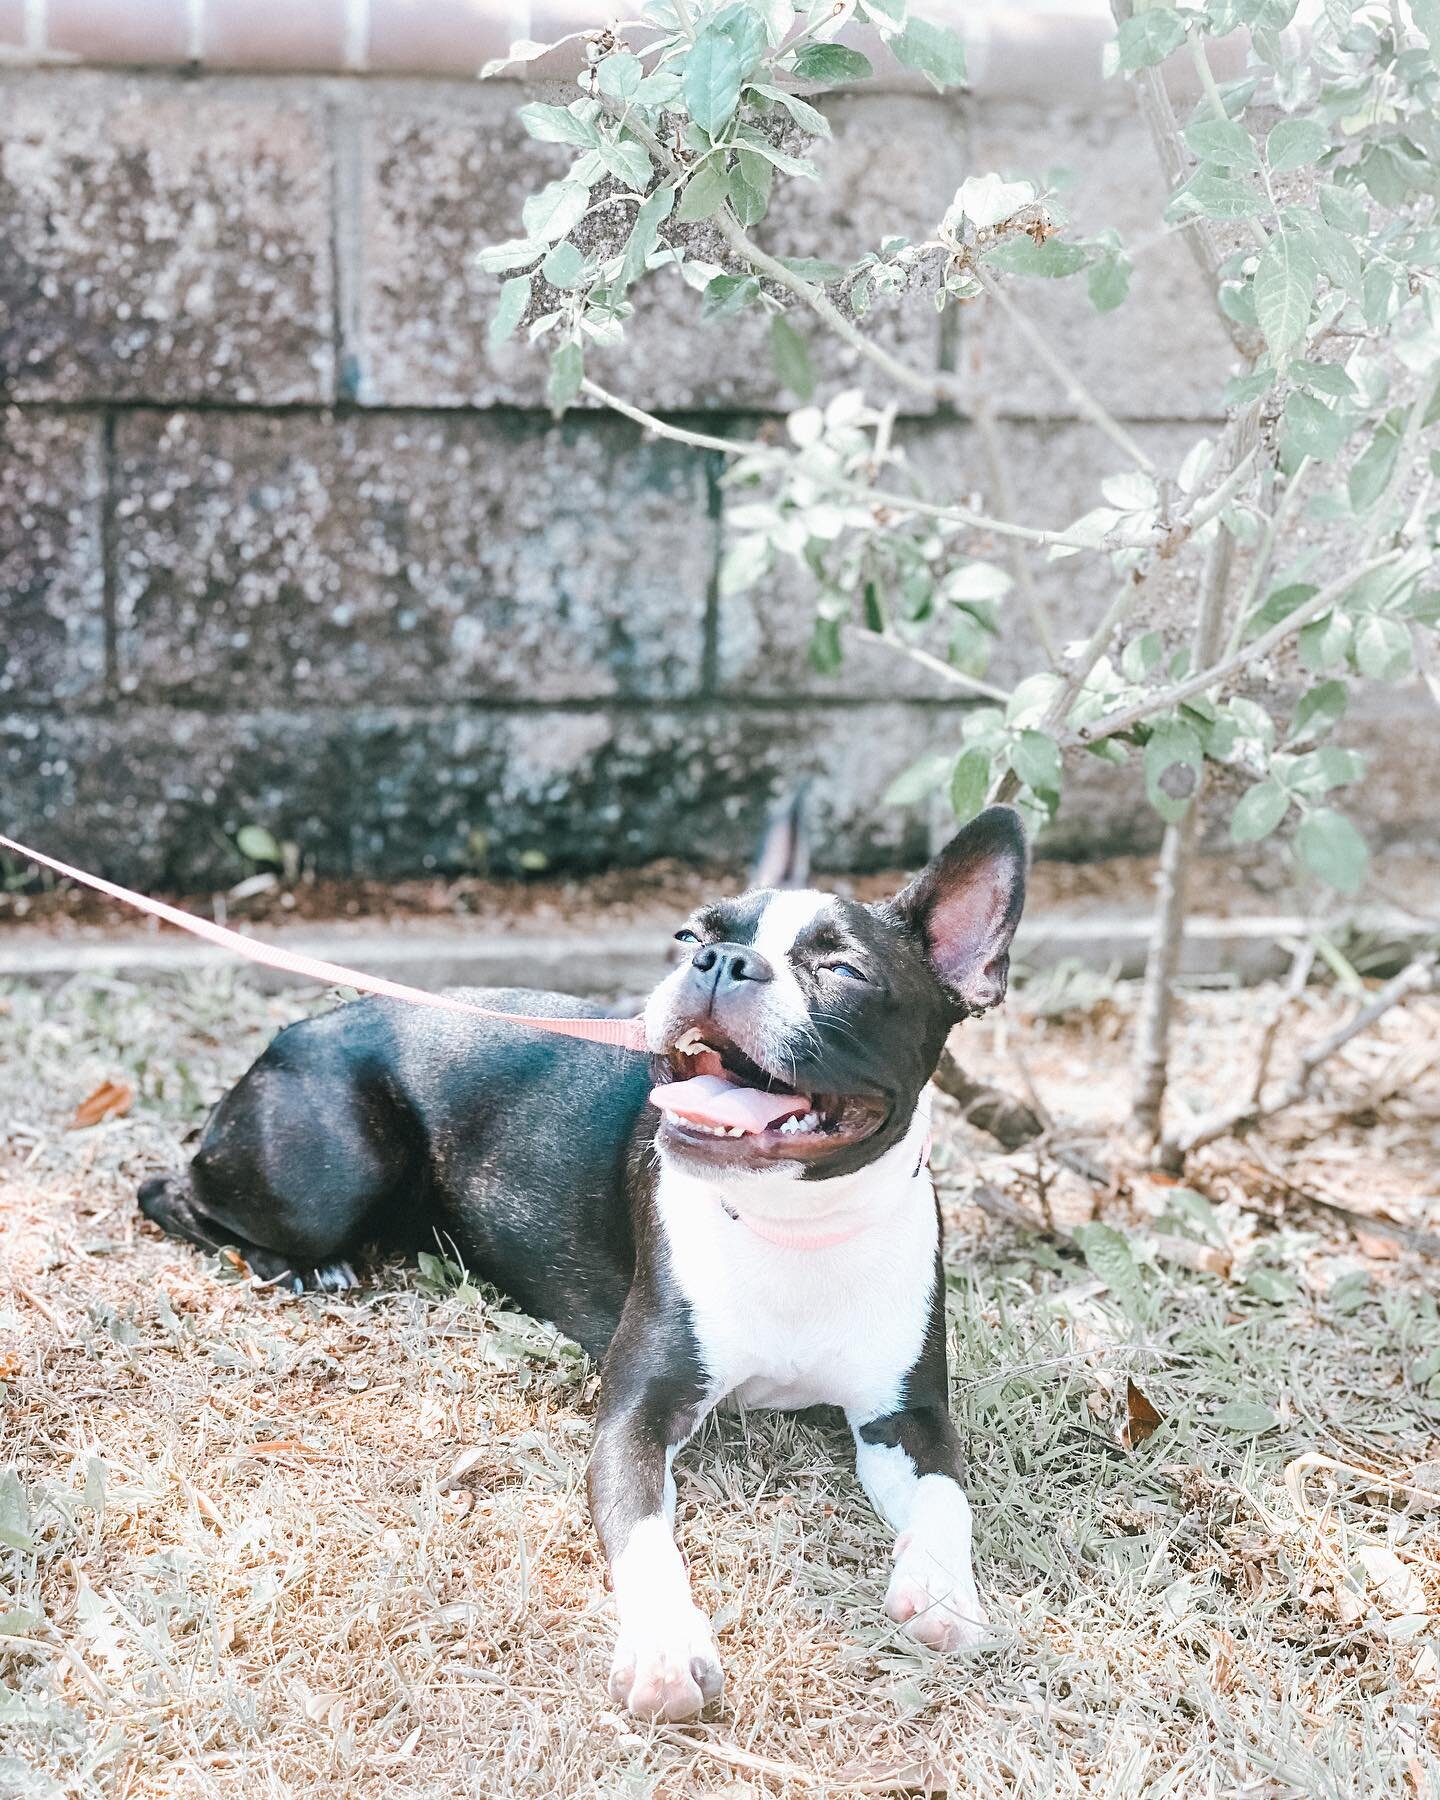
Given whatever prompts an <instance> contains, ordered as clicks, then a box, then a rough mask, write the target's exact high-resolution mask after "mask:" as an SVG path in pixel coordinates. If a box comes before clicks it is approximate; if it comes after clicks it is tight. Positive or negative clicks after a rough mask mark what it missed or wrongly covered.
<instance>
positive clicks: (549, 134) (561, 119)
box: [520, 100, 600, 150]
mask: <svg viewBox="0 0 1440 1800" xmlns="http://www.w3.org/2000/svg"><path fill="white" fill-rule="evenodd" d="M520 123H521V124H522V125H523V126H524V127H525V129H526V131H528V132H529V134H530V136H531V137H532V138H536V139H538V140H539V142H540V143H542V144H575V145H577V146H578V147H579V148H580V149H583V150H593V149H594V148H595V146H596V145H597V144H598V143H599V142H600V133H599V132H598V131H597V130H596V128H595V125H594V122H593V121H592V120H591V119H588V118H583V119H582V118H577V117H576V115H575V114H574V113H573V112H571V111H570V109H569V108H568V107H565V106H545V105H543V104H542V103H541V102H540V101H538V100H535V101H532V102H531V104H530V105H529V106H522V107H521V108H520Z"/></svg>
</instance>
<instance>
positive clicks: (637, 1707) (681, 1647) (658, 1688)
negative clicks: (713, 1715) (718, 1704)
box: [610, 1606, 725, 1722]
mask: <svg viewBox="0 0 1440 1800" xmlns="http://www.w3.org/2000/svg"><path fill="white" fill-rule="evenodd" d="M724 1686H725V1677H724V1675H723V1673H722V1672H721V1668H720V1652H719V1650H718V1649H717V1648H716V1647H715V1634H714V1632H713V1631H711V1629H710V1621H709V1620H708V1619H707V1618H706V1617H705V1615H704V1613H702V1612H701V1611H700V1609H699V1608H698V1607H695V1606H692V1607H690V1608H689V1609H688V1613H682V1614H680V1615H678V1616H677V1617H676V1618H674V1619H672V1620H669V1621H666V1622H665V1623H663V1624H662V1623H661V1622H659V1621H656V1622H655V1624H653V1625H651V1626H648V1627H647V1628H645V1629H644V1630H638V1631H633V1632H625V1631H622V1632H621V1634H620V1641H619V1643H618V1644H617V1645H616V1646H615V1660H614V1662H612V1663H611V1665H610V1697H611V1699H612V1700H614V1701H615V1702H616V1704H617V1705H619V1706H623V1707H625V1708H626V1709H627V1710H628V1711H629V1712H632V1713H633V1714H634V1715H635V1717H636V1718H637V1719H665V1720H668V1721H671V1722H673V1721H675V1720H677V1719H693V1718H695V1717H696V1716H697V1715H698V1714H699V1713H700V1712H701V1711H702V1710H703V1709H704V1708H705V1707H706V1706H708V1705H709V1704H710V1702H711V1701H712V1700H718V1699H719V1698H720V1695H721V1692H722V1691H723V1689H724Z"/></svg>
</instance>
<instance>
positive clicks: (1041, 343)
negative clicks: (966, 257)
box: [970, 263, 1159, 475]
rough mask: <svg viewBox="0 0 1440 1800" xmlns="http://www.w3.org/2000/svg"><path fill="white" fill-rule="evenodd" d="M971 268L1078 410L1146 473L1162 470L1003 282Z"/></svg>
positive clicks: (978, 266) (977, 265)
mask: <svg viewBox="0 0 1440 1800" xmlns="http://www.w3.org/2000/svg"><path fill="white" fill-rule="evenodd" d="M970 272H971V274H972V275H974V277H975V279H976V281H978V282H979V283H980V286H981V287H982V288H983V289H984V290H985V292H986V293H987V294H988V295H989V296H990V298H991V299H992V300H993V301H994V302H995V304H996V305H997V306H998V307H999V308H1000V310H1001V312H1003V313H1004V314H1005V316H1006V318H1007V319H1009V321H1010V323H1011V324H1012V325H1013V326H1014V327H1015V329H1016V330H1017V331H1018V332H1019V333H1020V335H1021V337H1023V338H1024V340H1025V342H1026V343H1027V344H1028V345H1029V346H1030V348H1031V350H1032V351H1033V352H1034V353H1035V355H1036V356H1037V357H1039V359H1040V361H1041V362H1042V363H1044V365H1045V367H1046V368H1047V369H1048V370H1049V371H1050V373H1051V374H1052V375H1053V376H1054V377H1055V379H1056V380H1057V381H1058V382H1059V383H1060V385H1061V387H1063V388H1064V390H1065V392H1066V394H1067V395H1068V396H1069V398H1070V400H1071V401H1072V402H1073V404H1074V406H1075V409H1076V411H1077V412H1079V413H1080V414H1081V415H1082V417H1084V418H1086V419H1088V420H1089V421H1090V423H1091V424H1092V425H1094V426H1095V427H1096V428H1097V429H1098V430H1100V431H1103V432H1104V433H1105V435H1106V437H1108V438H1109V439H1110V441H1111V442H1112V443H1114V444H1118V445H1119V447H1120V448H1121V449H1122V450H1123V451H1124V452H1125V454H1126V455H1127V456H1129V457H1132V458H1133V459H1134V461H1135V463H1136V465H1137V467H1139V468H1141V469H1143V470H1144V471H1145V473H1146V474H1147V475H1156V474H1158V473H1159V471H1158V469H1157V468H1156V466H1155V463H1154V461H1153V460H1152V459H1151V457H1150V456H1149V455H1148V454H1147V453H1146V451H1145V450H1144V449H1143V448H1142V447H1141V446H1140V445H1139V444H1138V443H1137V442H1136V441H1135V439H1134V438H1133V437H1131V435H1130V433H1129V432H1128V431H1127V430H1126V429H1125V427H1124V426H1123V425H1122V424H1121V423H1120V421H1119V420H1118V419H1116V418H1113V417H1112V416H1111V415H1110V413H1108V412H1107V411H1106V409H1105V408H1104V407H1103V406H1102V405H1101V404H1100V402H1099V401H1098V400H1097V399H1096V398H1095V396H1094V395H1093V394H1092V393H1090V391H1089V390H1088V389H1087V388H1085V387H1082V386H1081V384H1080V383H1079V382H1078V381H1077V380H1076V379H1075V376H1074V373H1073V372H1072V370H1071V368H1070V365H1069V364H1068V363H1067V362H1066V361H1065V360H1064V358H1063V357H1062V356H1060V355H1059V354H1058V353H1057V352H1056V351H1054V350H1052V349H1051V348H1050V345H1049V344H1048V343H1047V342H1046V340H1045V337H1044V335H1043V334H1042V333H1041V332H1039V331H1037V330H1036V329H1035V327H1034V326H1033V325H1032V324H1031V323H1030V321H1029V319H1027V318H1026V317H1025V315H1024V313H1022V312H1021V311H1020V309H1019V308H1018V307H1017V306H1016V305H1015V302H1014V301H1013V300H1012V299H1011V298H1010V296H1009V295H1008V294H1007V293H1006V292H1005V290H1004V289H1003V288H1002V287H1001V286H1000V284H999V282H997V281H996V279H995V277H994V276H993V275H991V274H990V273H989V272H988V270H986V269H985V268H984V267H983V266H982V265H981V264H978V263H977V264H976V265H975V266H974V267H973V268H972V269H971V271H970Z"/></svg>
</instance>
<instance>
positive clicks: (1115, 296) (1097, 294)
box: [1085, 250, 1130, 313]
mask: <svg viewBox="0 0 1440 1800" xmlns="http://www.w3.org/2000/svg"><path fill="white" fill-rule="evenodd" d="M1085 290H1086V292H1087V293H1088V294H1089V296H1090V304H1091V305H1092V306H1093V307H1094V308H1095V310H1096V312H1097V313H1104V312H1113V311H1114V310H1115V308H1116V307H1117V306H1119V304H1120V302H1121V301H1122V300H1123V299H1124V298H1125V296H1126V294H1128V293H1129V291H1130V258H1129V257H1128V256H1127V255H1126V254H1125V252H1124V251H1123V250H1117V251H1113V252H1111V254H1110V255H1108V256H1102V257H1101V258H1100V259H1099V260H1098V261H1097V262H1092V263H1091V265H1090V268H1089V270H1088V272H1087V274H1086V276H1085Z"/></svg>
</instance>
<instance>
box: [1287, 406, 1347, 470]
mask: <svg viewBox="0 0 1440 1800" xmlns="http://www.w3.org/2000/svg"><path fill="white" fill-rule="evenodd" d="M1348 433H1349V421H1348V419H1347V418H1346V417H1345V415H1344V414H1343V413H1341V412H1339V411H1337V410H1336V409H1335V408H1334V407H1333V406H1327V405H1326V404H1325V402H1324V401H1323V400H1319V399H1317V398H1316V397H1315V395H1314V394H1306V393H1303V392H1302V391H1301V390H1300V389H1299V388H1297V389H1296V390H1295V392H1294V393H1292V394H1291V396H1290V398H1289V399H1288V400H1287V401H1286V402H1285V416H1284V423H1283V429H1282V433H1281V437H1282V442H1283V444H1284V450H1285V460H1286V463H1287V465H1288V466H1290V467H1292V468H1293V467H1294V466H1295V465H1296V464H1297V463H1298V462H1299V461H1300V458H1301V457H1302V456H1308V457H1310V458H1312V459H1313V460H1314V461H1315V462H1329V461H1330V460H1331V459H1332V458H1333V457H1335V456H1337V455H1338V454H1339V452H1340V447H1341V445H1342V444H1343V443H1344V442H1345V439H1346V437H1347V435H1348Z"/></svg>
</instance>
